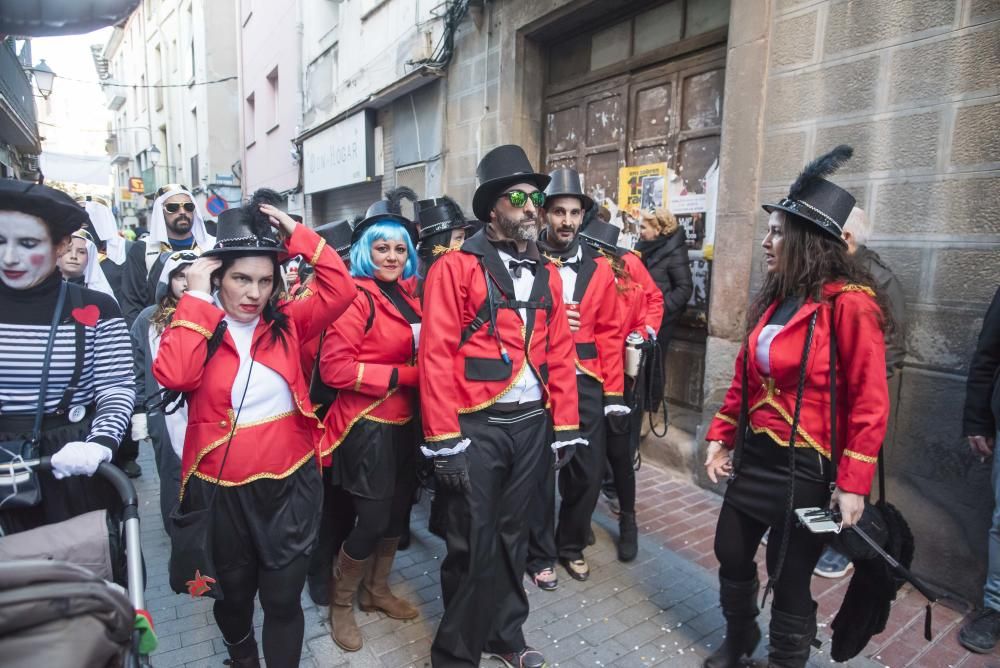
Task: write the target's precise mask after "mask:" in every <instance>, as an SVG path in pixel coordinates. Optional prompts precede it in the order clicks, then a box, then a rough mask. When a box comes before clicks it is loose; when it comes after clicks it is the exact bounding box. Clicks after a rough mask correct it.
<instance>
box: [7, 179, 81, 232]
mask: <svg viewBox="0 0 1000 668" xmlns="http://www.w3.org/2000/svg"><path fill="white" fill-rule="evenodd" d="M0 210H8V211H20V212H21V213H26V214H28V215H31V216H37V217H39V218H41V219H42V220H44V221H45V224H46V226H47V227H48V228H49V235H50V236H51V237H52V240H53V241H61V240H63V239H65V238H66V237H68V236H69V235H71V234H73V232H75V231H76V230H78V229H80V228H81V227H83V226H84V225H85V224H87V223H89V222H90V216H88V215H87V211H86V209H84V208H83V207H82V206H80V205H79V204H77V203H76V202H75V201H74V200H73V198H72V197H70V196H69V195H67V194H66V193H64V192H63V191H61V190H56V189H55V188H49V187H48V186H43V185H39V184H37V183H29V182H27V181H15V180H13V179H0Z"/></svg>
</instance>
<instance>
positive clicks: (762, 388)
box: [705, 283, 889, 494]
mask: <svg viewBox="0 0 1000 668" xmlns="http://www.w3.org/2000/svg"><path fill="white" fill-rule="evenodd" d="M823 295H824V302H823V303H817V302H815V301H813V300H811V299H810V300H808V301H806V303H805V304H804V305H803V306H802V308H800V309H799V310H798V312H797V313H795V315H794V316H792V319H791V320H790V321H789V322H788V324H786V325H785V326H784V328H783V329H782V330H781V331H780V332H779V333H778V335H777V336H775V337H774V340H773V342H772V343H771V347H770V367H771V375H770V376H763V375H762V374H761V373H760V371H759V369H758V368H757V339H758V338H759V336H760V332H761V330H762V329H763V328H764V326H765V325H766V324H767V320H768V318H770V317H771V314H772V313H773V312H774V310H775V308H777V304H772V305H771V306H770V307H768V309H767V311H765V312H764V315H763V316H762V317H761V319H760V321H759V322H758V323H757V325H756V326H755V327H754V329H753V331H752V332H751V333H750V337H749V354H750V357H749V358H748V360H747V361H748V366H747V385H748V390H749V396H748V399H749V408H750V413H749V427H750V429H751V430H753V432H754V433H756V434H760V433H766V434H767V435H768V436H770V437H771V438H772V439H774V440H775V441H776V442H777V443H779V444H781V445H784V446H785V447H787V446H788V437H789V436H790V435H791V430H792V416H793V415H794V413H795V395H796V390H797V388H798V381H799V368H800V362H801V359H802V351H803V349H804V347H805V341H806V332H807V330H808V327H809V319H810V318H811V316H812V314H813V313H814V312H815V311H817V310H818V311H819V315H818V318H817V320H816V330H815V333H814V334H813V340H812V345H811V348H810V351H809V362H808V366H807V368H806V381H805V389H804V392H803V396H802V409H801V413H800V417H799V426H798V430H797V435H796V437H795V447H803V448H813V449H815V450H816V451H818V452H820V453H821V454H822V455H823V456H824V457H826V458H827V459H829V458H830V315H831V313H833V314H834V317H835V318H836V331H837V362H836V364H837V441H838V442H837V481H836V482H837V486H838V487H840V488H841V489H843V490H844V491H845V492H851V493H854V494H868V492H869V490H870V489H871V482H872V476H873V475H874V474H875V464H876V462H877V461H878V460H877V457H878V451H879V448H881V447H882V441H883V440H884V439H885V430H886V423H887V420H888V416H889V390H888V385H887V383H886V375H885V339H884V337H883V333H882V328H881V325H880V318H881V313H880V311H879V307H878V304H877V303H876V302H875V299H874V297H873V295H874V293H873V292H872V291H871V290H870V289H869V288H867V287H864V286H858V285H845V284H843V283H831V284H828V285H827V286H825V288H824V290H823ZM830 299H833V300H834V301H833V307H832V308H831V306H830V303H829V301H828V300H830ZM746 351H747V348H746V346H744V348H743V349H742V350H741V351H740V353H739V355H738V356H737V358H736V375H735V377H734V378H733V384H732V386H731V387H730V388H729V392H727V393H726V398H725V401H724V402H723V404H722V408H721V409H720V410H719V412H718V413H717V414H716V415H715V418H714V419H713V420H712V424H711V426H710V427H709V430H708V433H707V434H706V435H705V438H706V439H707V440H709V441H716V440H717V441H722V442H723V443H724V444H725V445H726V446H727V447H730V448H731V447H733V443H734V440H735V437H736V426H737V421H738V420H739V415H740V390H741V382H740V378H741V376H742V364H743V355H744V354H746Z"/></svg>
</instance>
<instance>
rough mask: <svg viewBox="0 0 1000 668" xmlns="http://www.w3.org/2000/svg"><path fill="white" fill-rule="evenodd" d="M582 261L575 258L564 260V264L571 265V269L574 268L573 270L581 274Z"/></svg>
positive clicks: (565, 265)
mask: <svg viewBox="0 0 1000 668" xmlns="http://www.w3.org/2000/svg"><path fill="white" fill-rule="evenodd" d="M582 263H583V260H580V259H578V258H577V259H574V260H573V261H572V262H570V261H569V260H563V263H562V266H564V267H569V268H570V269H572V270H573V271H575V272H576V273H578V274H579V273H580V265H581V264H582Z"/></svg>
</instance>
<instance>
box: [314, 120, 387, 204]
mask: <svg viewBox="0 0 1000 668" xmlns="http://www.w3.org/2000/svg"><path fill="white" fill-rule="evenodd" d="M371 119H372V116H371V114H370V113H368V112H365V111H362V112H358V113H357V114H354V115H353V116H350V117H348V118H346V119H344V120H343V121H341V122H339V123H336V124H335V125H333V126H331V127H329V128H327V129H326V130H323V131H322V132H320V133H319V134H317V135H315V136H313V137H309V138H308V139H306V140H305V141H304V142H303V143H302V158H303V186H304V188H303V189H304V190H305V192H306V193H307V194H309V193H314V192H319V191H321V190H329V189H331V188H340V187H342V186H348V185H351V184H354V183H361V182H363V181H367V180H368V179H370V178H371V177H372V176H373V175H374V164H375V152H374V142H373V140H372V134H373V127H372V120H371Z"/></svg>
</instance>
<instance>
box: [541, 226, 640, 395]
mask: <svg viewBox="0 0 1000 668" xmlns="http://www.w3.org/2000/svg"><path fill="white" fill-rule="evenodd" d="M580 248H581V250H582V254H581V258H580V268H579V271H577V273H576V287H575V290H574V292H573V294H572V295H571V301H574V302H576V303H577V304H579V309H580V329H578V330H577V331H575V332H573V333H572V334H573V343H574V344H575V346H576V365H577V367H578V368H579V369H580V371H582V372H583V373H585V374H587V375H588V376H590V377H591V378H593V379H594V380H596V381H597V382H599V383H601V384H602V385H603V386H604V403H605V405H609V404H621V403H622V399H621V397H622V395H623V394H624V392H625V384H624V383H625V380H624V377H623V376H622V373H621V369H622V365H623V364H624V359H623V358H624V354H625V351H624V348H623V347H622V342H621V319H620V315H619V312H618V295H617V290H616V289H615V275H614V271H613V270H612V269H611V263H610V262H608V260H607V258H604V257H601V256H600V255H599V254H598V253H597V251H595V250H593V249H591V248H590V247H589V246H586V245H581V246H580ZM545 257H546V258H547V259H548V260H549V261H550V262H551V263H552V264H553V265H554V266H553V268H555V269H556V273H557V274H558V267H560V266H561V265H562V263H563V261H562V260H560V259H559V258H552V257H551V256H549V255H546V256H545ZM560 280H561V279H560Z"/></svg>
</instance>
